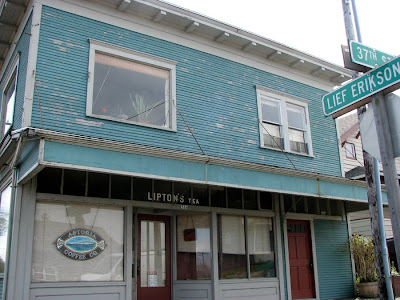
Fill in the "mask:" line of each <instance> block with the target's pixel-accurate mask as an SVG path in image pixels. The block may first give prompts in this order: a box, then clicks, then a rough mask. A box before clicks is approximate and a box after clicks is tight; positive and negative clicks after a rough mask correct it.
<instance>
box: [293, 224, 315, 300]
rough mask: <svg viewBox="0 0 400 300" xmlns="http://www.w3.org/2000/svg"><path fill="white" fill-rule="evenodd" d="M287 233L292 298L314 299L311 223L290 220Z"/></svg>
mask: <svg viewBox="0 0 400 300" xmlns="http://www.w3.org/2000/svg"><path fill="white" fill-rule="evenodd" d="M287 231H288V244H289V245H288V246H289V265H290V282H291V289H292V298H293V299H303V298H314V297H315V283H314V272H313V264H312V262H313V257H312V248H311V234H310V223H309V222H308V221H303V220H288V221H287Z"/></svg>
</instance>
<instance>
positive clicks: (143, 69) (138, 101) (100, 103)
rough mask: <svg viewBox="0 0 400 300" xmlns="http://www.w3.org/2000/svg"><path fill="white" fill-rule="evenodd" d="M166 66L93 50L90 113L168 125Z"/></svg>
mask: <svg viewBox="0 0 400 300" xmlns="http://www.w3.org/2000/svg"><path fill="white" fill-rule="evenodd" d="M169 76H170V75H169V70H165V69H161V68H157V67H153V66H150V65H145V64H141V63H138V62H134V61H130V60H126V59H121V58H117V57H112V56H108V55H105V54H101V53H96V58H95V69H94V85H93V107H92V111H93V114H95V115H99V116H106V117H109V118H112V119H116V120H125V121H131V122H138V123H142V124H151V125H156V126H163V127H169V126H170V114H169V107H170V103H169V98H170V86H169V85H170V84H169V81H170V80H169Z"/></svg>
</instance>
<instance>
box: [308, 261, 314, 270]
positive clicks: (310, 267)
mask: <svg viewBox="0 0 400 300" xmlns="http://www.w3.org/2000/svg"><path fill="white" fill-rule="evenodd" d="M308 269H309V270H310V272H311V273H312V272H313V271H314V269H313V263H312V261H311V259H310V258H309V259H308Z"/></svg>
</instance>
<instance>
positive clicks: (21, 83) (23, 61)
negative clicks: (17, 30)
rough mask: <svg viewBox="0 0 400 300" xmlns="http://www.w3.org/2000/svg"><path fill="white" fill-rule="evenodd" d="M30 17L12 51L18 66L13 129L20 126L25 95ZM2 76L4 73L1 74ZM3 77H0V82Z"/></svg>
mask: <svg viewBox="0 0 400 300" xmlns="http://www.w3.org/2000/svg"><path fill="white" fill-rule="evenodd" d="M31 27H32V17H30V18H29V20H28V22H27V24H26V26H25V28H24V31H23V33H22V34H21V38H20V39H19V40H18V42H17V45H16V47H15V50H14V52H13V55H12V58H11V60H10V61H11V62H12V61H13V60H14V57H15V56H16V55H18V54H19V66H18V75H17V76H18V77H17V78H18V80H17V90H16V95H15V106H14V119H13V129H19V128H21V126H22V114H23V106H24V96H25V84H26V75H27V74H26V72H27V66H28V55H29V42H30V37H31V35H30V34H31ZM9 68H10V66H7V68H6V72H5V74H6V73H7V72H8V69H9ZM1 75H2V76H3V77H4V74H1ZM3 80H5V78H1V84H2V83H3Z"/></svg>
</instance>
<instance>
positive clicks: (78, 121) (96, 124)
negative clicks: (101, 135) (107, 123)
mask: <svg viewBox="0 0 400 300" xmlns="http://www.w3.org/2000/svg"><path fill="white" fill-rule="evenodd" d="M75 121H76V124H79V125H84V126H92V127H101V126H103V124H104V123H103V122H95V121H88V120H83V119H75Z"/></svg>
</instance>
